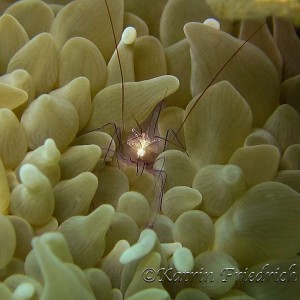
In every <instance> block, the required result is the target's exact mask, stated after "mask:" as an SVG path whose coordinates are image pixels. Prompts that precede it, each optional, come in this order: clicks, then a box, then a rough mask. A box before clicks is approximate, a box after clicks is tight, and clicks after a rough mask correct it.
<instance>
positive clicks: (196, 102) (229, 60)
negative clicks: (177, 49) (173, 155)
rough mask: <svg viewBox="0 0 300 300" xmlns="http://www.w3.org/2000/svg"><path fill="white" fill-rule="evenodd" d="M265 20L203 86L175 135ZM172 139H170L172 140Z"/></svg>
mask: <svg viewBox="0 0 300 300" xmlns="http://www.w3.org/2000/svg"><path fill="white" fill-rule="evenodd" d="M266 23H267V22H266V21H265V22H264V23H263V24H262V25H260V26H259V27H258V28H257V29H256V30H255V31H254V32H253V33H252V34H251V35H250V36H249V37H248V38H247V40H245V41H244V42H243V44H242V45H241V46H240V47H239V48H238V49H237V50H236V51H235V52H234V53H233V54H232V55H231V56H230V58H229V59H228V60H227V61H226V63H225V64H224V65H223V66H222V67H221V69H220V70H219V71H218V72H217V73H216V74H215V75H214V76H213V78H212V79H211V80H210V82H209V83H208V85H207V86H206V87H205V89H204V91H203V92H202V93H201V94H200V95H199V97H198V98H197V100H196V101H195V103H194V104H193V105H192V107H191V109H190V110H189V111H188V113H187V115H186V116H185V118H184V119H183V122H182V123H181V125H180V127H179V128H178V129H177V131H176V134H175V135H176V136H177V134H178V133H179V131H180V130H181V129H182V127H183V125H184V124H185V122H186V120H187V118H188V117H189V115H190V114H191V112H192V111H193V109H194V107H195V106H196V105H197V104H198V102H199V100H200V99H201V98H202V96H203V95H204V94H205V93H206V91H207V90H208V89H209V87H210V86H211V85H212V83H213V82H214V81H215V80H216V79H217V77H218V76H219V75H220V74H221V72H222V71H223V70H224V69H225V68H226V66H227V65H228V64H229V63H230V62H231V60H232V59H233V58H234V57H235V56H236V54H237V53H238V52H239V51H240V50H241V49H242V48H243V47H244V46H245V44H247V43H248V42H249V41H250V40H251V39H252V37H253V36H255V34H256V33H257V32H258V31H259V30H260V29H261V28H262V27H263V26H264V25H265V24H266ZM173 139H174V137H173ZM173 139H172V140H173Z"/></svg>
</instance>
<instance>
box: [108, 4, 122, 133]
mask: <svg viewBox="0 0 300 300" xmlns="http://www.w3.org/2000/svg"><path fill="white" fill-rule="evenodd" d="M104 2H105V6H106V10H107V13H108V17H109V22H110V27H111V31H112V33H113V38H114V43H115V50H116V53H117V58H118V62H119V68H120V76H121V84H122V112H121V114H122V129H123V132H125V125H124V106H125V105H124V99H125V89H124V75H123V70H122V64H121V58H120V53H119V49H118V43H117V38H116V34H115V29H114V24H113V21H112V17H111V14H110V10H109V7H108V3H107V0H104Z"/></svg>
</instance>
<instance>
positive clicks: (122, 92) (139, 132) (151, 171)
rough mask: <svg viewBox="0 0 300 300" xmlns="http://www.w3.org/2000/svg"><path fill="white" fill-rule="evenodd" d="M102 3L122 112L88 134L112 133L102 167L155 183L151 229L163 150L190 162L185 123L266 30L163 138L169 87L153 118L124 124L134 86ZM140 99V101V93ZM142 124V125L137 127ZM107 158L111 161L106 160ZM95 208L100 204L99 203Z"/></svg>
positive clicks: (158, 202) (162, 176)
mask: <svg viewBox="0 0 300 300" xmlns="http://www.w3.org/2000/svg"><path fill="white" fill-rule="evenodd" d="M102 1H104V2H105V7H106V10H107V13H108V16H109V20H110V26H111V31H112V36H113V39H114V44H115V54H116V58H117V63H118V66H119V75H120V83H116V84H115V85H112V86H111V88H112V89H113V88H115V89H116V90H117V92H119V99H120V102H119V109H120V111H121V120H120V121H117V122H115V121H112V122H106V123H105V124H103V125H102V126H100V127H97V128H91V129H90V131H94V130H103V129H104V128H105V127H112V128H113V131H112V133H111V136H112V139H111V141H110V143H109V145H108V147H107V148H106V149H104V150H105V151H106V154H105V156H104V158H103V162H104V164H106V165H107V166H109V167H111V166H115V164H114V162H116V164H117V167H118V169H119V170H120V171H124V172H125V174H127V175H128V174H131V173H132V172H131V171H130V170H132V167H134V168H135V170H136V171H135V176H136V177H142V176H144V177H147V176H153V177H154V178H155V180H154V182H152V187H151V193H150V194H151V197H152V199H151V200H150V202H151V203H152V206H151V209H152V210H153V209H154V210H155V211H154V212H153V213H152V217H150V218H149V220H148V222H147V223H146V224H145V226H146V227H151V228H153V226H154V222H155V220H156V217H157V216H158V215H159V214H160V212H161V207H162V201H163V195H164V191H165V188H166V182H167V177H168V174H167V171H166V168H165V165H166V157H165V153H166V152H165V150H166V149H167V147H168V146H169V145H173V146H175V147H176V148H177V149H179V150H180V151H181V152H182V153H183V154H184V155H185V156H186V157H187V158H189V154H188V152H187V150H186V149H185V141H181V140H180V138H179V136H180V134H181V132H182V131H184V126H185V124H186V122H187V120H188V119H189V118H190V117H191V115H193V112H194V111H195V107H196V106H197V105H199V103H200V100H201V99H202V97H204V95H205V94H206V93H207V91H208V90H209V88H210V87H211V86H212V85H213V83H214V82H216V80H218V77H220V75H221V74H222V72H223V71H224V70H225V69H226V68H227V67H228V65H229V64H230V62H232V61H233V60H234V59H235V57H236V56H237V54H238V53H239V52H240V51H241V49H243V48H244V47H245V45H246V44H247V43H248V42H249V41H250V40H251V39H252V38H253V37H254V36H255V35H256V34H257V32H258V31H259V30H261V28H262V27H263V26H265V23H263V24H262V25H260V26H259V27H258V28H257V29H256V30H255V31H254V32H253V33H252V34H251V35H250V36H249V37H248V38H247V39H246V40H245V41H244V42H242V43H241V44H240V45H239V47H238V48H237V49H236V50H235V51H233V52H232V54H231V55H230V56H229V57H228V58H227V60H226V61H225V62H224V64H223V65H222V66H221V67H220V68H219V70H218V71H217V72H216V73H215V74H214V75H213V76H212V77H211V78H210V79H209V81H208V83H207V85H206V86H205V87H204V88H203V90H202V91H201V93H199V95H198V96H197V97H195V98H194V99H193V101H192V102H190V104H189V105H188V106H187V107H186V109H185V115H184V117H183V119H182V121H181V123H180V124H179V125H178V126H177V128H176V129H171V128H169V129H167V130H166V134H165V135H162V134H160V132H159V129H158V126H157V124H158V120H159V118H160V114H161V111H162V110H163V106H164V101H163V99H164V98H166V97H167V96H168V95H169V94H171V93H172V92H174V90H169V91H168V87H167V88H166V91H165V93H164V95H163V96H162V97H161V98H162V100H161V101H160V102H159V103H158V104H156V108H154V109H153V112H152V115H151V116H150V117H148V120H147V118H146V117H145V116H144V117H143V118H142V119H140V120H137V119H136V116H135V115H134V114H132V116H131V118H132V121H131V122H126V119H128V117H127V116H128V112H127V111H126V110H129V108H128V107H127V106H126V96H127V95H128V94H127V86H128V85H130V84H134V83H129V82H125V79H124V72H123V64H124V63H125V61H122V57H121V54H120V52H119V47H118V41H117V38H116V34H115V30H114V24H113V21H112V18H111V14H110V9H109V6H108V3H107V0H102ZM214 26H215V23H214ZM130 30H132V29H130ZM214 30H217V29H214ZM117 86H118V89H117ZM141 97H143V95H142V93H141ZM141 120H142V124H141V123H140V122H141ZM103 122H104V121H103ZM125 123H130V124H134V123H135V126H132V127H131V128H127V126H125ZM183 135H184V134H183ZM113 144H115V145H116V147H115V149H111V148H113V147H112V146H113ZM109 153H114V154H115V160H114V159H111V155H108V154H109ZM108 157H110V158H109V159H108ZM130 172H131V173H130ZM134 180H137V181H138V180H139V179H138V178H135V179H134ZM131 188H132V187H131ZM145 189H147V188H145ZM137 191H139V192H142V189H141V188H138V189H137ZM148 200H149V199H148ZM98 205H100V204H99V203H98Z"/></svg>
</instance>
